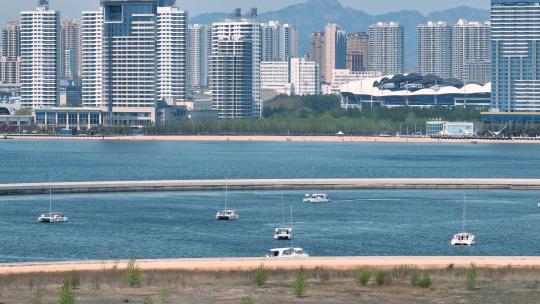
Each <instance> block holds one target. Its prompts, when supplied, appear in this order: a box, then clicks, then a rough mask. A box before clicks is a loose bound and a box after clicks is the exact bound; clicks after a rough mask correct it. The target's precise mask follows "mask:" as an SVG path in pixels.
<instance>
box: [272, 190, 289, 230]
mask: <svg viewBox="0 0 540 304" xmlns="http://www.w3.org/2000/svg"><path fill="white" fill-rule="evenodd" d="M281 209H282V210H281V211H282V224H281V227H277V228H276V229H275V231H274V240H292V239H293V237H294V236H293V234H294V231H293V228H292V209H291V226H290V227H286V226H285V200H284V198H283V192H282V193H281Z"/></svg>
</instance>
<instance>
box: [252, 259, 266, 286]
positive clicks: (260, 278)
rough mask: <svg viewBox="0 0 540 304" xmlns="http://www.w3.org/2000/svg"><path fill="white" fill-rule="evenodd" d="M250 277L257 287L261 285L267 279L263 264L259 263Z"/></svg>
mask: <svg viewBox="0 0 540 304" xmlns="http://www.w3.org/2000/svg"><path fill="white" fill-rule="evenodd" d="M252 279H253V281H254V282H255V284H257V286H258V287H262V286H264V285H265V284H266V282H267V281H268V271H267V270H266V269H265V268H264V264H261V265H260V266H259V267H258V268H257V269H255V271H253V273H252Z"/></svg>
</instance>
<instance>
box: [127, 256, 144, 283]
mask: <svg viewBox="0 0 540 304" xmlns="http://www.w3.org/2000/svg"><path fill="white" fill-rule="evenodd" d="M125 280H126V283H127V284H128V285H129V286H131V287H141V284H142V271H141V268H140V267H139V265H138V264H137V261H136V260H135V259H131V260H130V261H129V262H128V265H127V268H126V273H125Z"/></svg>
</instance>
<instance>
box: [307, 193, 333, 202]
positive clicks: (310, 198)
mask: <svg viewBox="0 0 540 304" xmlns="http://www.w3.org/2000/svg"><path fill="white" fill-rule="evenodd" d="M302 201H303V202H304V203H328V202H329V201H330V199H329V198H328V194H325V193H312V194H309V193H308V194H306V195H304V199H303V200H302Z"/></svg>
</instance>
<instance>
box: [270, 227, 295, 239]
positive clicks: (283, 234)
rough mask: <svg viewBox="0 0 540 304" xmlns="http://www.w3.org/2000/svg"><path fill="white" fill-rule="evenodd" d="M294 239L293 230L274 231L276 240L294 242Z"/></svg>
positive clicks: (280, 229)
mask: <svg viewBox="0 0 540 304" xmlns="http://www.w3.org/2000/svg"><path fill="white" fill-rule="evenodd" d="M293 237H294V236H293V229H292V228H276V230H275V231H274V240H292V238H293Z"/></svg>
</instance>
